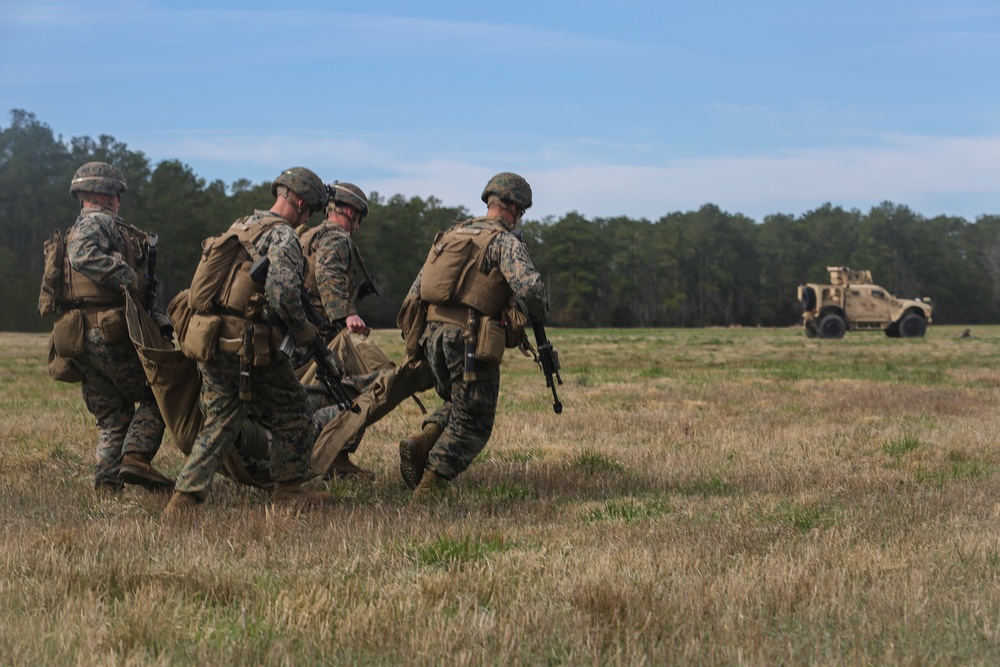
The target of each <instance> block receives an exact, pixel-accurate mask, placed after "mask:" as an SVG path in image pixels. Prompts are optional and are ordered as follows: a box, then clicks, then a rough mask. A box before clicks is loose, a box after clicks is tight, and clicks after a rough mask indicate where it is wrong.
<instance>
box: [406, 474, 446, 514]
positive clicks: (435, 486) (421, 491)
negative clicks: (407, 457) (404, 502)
mask: <svg viewBox="0 0 1000 667" xmlns="http://www.w3.org/2000/svg"><path fill="white" fill-rule="evenodd" d="M447 487H448V480H446V479H445V478H444V477H442V476H441V475H439V474H437V472H435V471H434V470H433V469H429V470H427V471H425V472H424V476H423V478H422V479H421V480H420V484H418V485H417V488H416V489H414V491H413V496H412V497H411V498H410V505H409V506H410V507H413V506H414V505H419V504H421V503H425V502H427V501H429V500H434V499H435V498H438V497H440V496H441V495H442V494H443V493H444V491H445V489H446V488H447Z"/></svg>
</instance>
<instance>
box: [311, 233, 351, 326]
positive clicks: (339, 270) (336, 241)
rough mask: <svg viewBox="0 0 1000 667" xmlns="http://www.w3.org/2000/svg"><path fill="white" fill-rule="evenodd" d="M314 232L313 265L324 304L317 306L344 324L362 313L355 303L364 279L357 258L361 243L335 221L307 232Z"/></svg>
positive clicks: (332, 318) (335, 320)
mask: <svg viewBox="0 0 1000 667" xmlns="http://www.w3.org/2000/svg"><path fill="white" fill-rule="evenodd" d="M310 233H311V234H314V235H315V236H313V238H312V244H311V245H312V248H311V250H312V252H311V253H310V255H311V257H310V259H311V261H310V264H311V267H310V268H311V269H312V270H313V271H314V272H315V276H316V283H317V285H318V289H319V297H320V304H319V305H320V306H321V308H318V309H317V310H319V312H320V313H323V314H325V315H326V318H327V319H328V320H329V321H330V322H331V323H333V324H334V325H338V324H339V325H340V328H342V327H343V323H344V320H345V319H347V316H348V315H357V314H358V309H357V308H356V307H355V305H354V301H355V300H356V299H357V295H358V288H359V286H360V283H361V281H360V280H359V279H358V278H359V276H358V275H357V274H358V266H357V261H356V260H355V257H357V256H359V254H358V249H357V246H356V245H355V244H354V239H352V238H351V235H350V234H348V233H347V232H346V231H345V230H344V228H343V227H341V226H340V225H339V224H336V223H334V222H329V221H327V222H324V223H322V224H321V225H320V226H319V227H318V228H317V229H316V230H315V231H312V230H310V232H307V234H310ZM314 298H315V295H314ZM314 305H315V304H314Z"/></svg>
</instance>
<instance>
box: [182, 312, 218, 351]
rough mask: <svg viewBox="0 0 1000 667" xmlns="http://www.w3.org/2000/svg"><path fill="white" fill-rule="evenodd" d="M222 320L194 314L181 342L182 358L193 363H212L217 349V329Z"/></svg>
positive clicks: (215, 316)
mask: <svg viewBox="0 0 1000 667" xmlns="http://www.w3.org/2000/svg"><path fill="white" fill-rule="evenodd" d="M221 326H222V318H221V317H219V316H217V315H204V314H202V313H195V314H194V315H192V316H191V322H190V323H189V324H188V329H187V333H186V335H185V336H184V339H183V340H182V341H181V351H183V352H184V356H186V357H187V358H189V359H194V360H195V361H213V360H214V359H215V353H216V351H217V350H218V349H219V328H220V327H221Z"/></svg>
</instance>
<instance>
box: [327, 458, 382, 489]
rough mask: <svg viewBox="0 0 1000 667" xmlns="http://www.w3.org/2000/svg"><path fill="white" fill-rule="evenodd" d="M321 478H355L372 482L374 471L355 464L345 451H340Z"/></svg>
mask: <svg viewBox="0 0 1000 667" xmlns="http://www.w3.org/2000/svg"><path fill="white" fill-rule="evenodd" d="M323 479H357V480H360V481H363V482H372V481H374V480H375V473H373V472H372V471H371V470H365V469H364V468H361V467H359V466H357V465H355V464H354V462H353V461H351V458H350V455H349V454H348V453H347V452H340V453H339V454H337V458H335V459H333V463H331V464H330V469H329V470H327V471H326V475H324V476H323Z"/></svg>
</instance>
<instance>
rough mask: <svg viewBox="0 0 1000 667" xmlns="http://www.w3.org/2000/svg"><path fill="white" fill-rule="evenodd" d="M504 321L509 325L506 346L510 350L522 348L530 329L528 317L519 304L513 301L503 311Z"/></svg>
mask: <svg viewBox="0 0 1000 667" xmlns="http://www.w3.org/2000/svg"><path fill="white" fill-rule="evenodd" d="M502 317H503V321H504V322H505V323H506V324H507V326H506V334H507V342H506V346H507V347H509V348H514V347H520V346H521V343H522V341H524V340H525V336H524V332H525V329H527V327H528V316H527V315H525V314H524V313H523V312H522V311H521V309H520V307H518V305H517V303H516V302H515V301H514V300H513V299H511V300H510V302H509V303H508V304H507V307H506V308H504V309H503V315H502Z"/></svg>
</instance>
